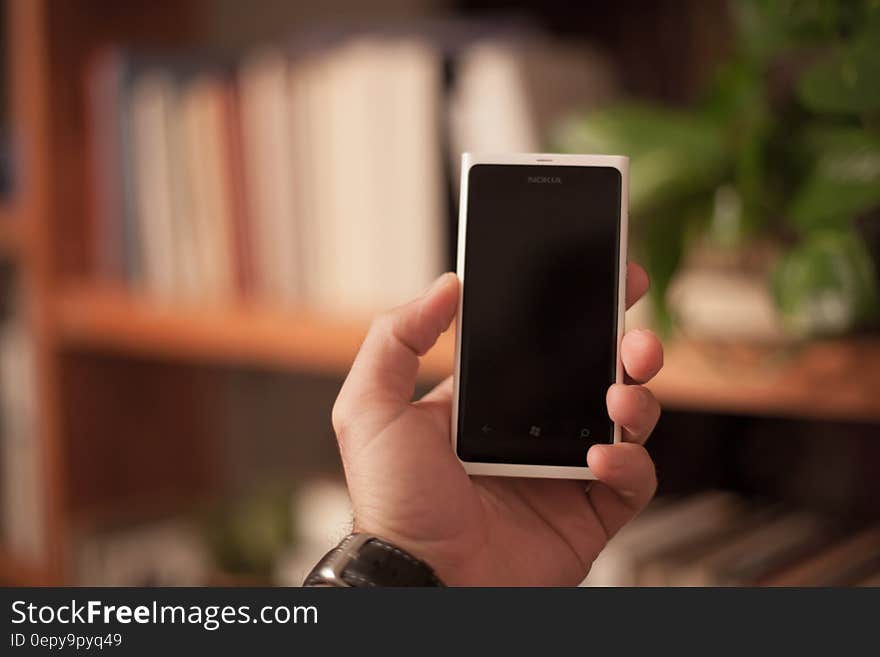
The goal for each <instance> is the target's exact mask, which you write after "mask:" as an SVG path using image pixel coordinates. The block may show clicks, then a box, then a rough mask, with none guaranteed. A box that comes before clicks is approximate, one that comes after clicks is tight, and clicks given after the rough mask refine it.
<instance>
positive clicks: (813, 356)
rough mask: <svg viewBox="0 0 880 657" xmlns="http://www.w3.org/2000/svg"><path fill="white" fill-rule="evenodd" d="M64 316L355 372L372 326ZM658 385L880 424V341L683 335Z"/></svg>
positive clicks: (84, 332)
mask: <svg viewBox="0 0 880 657" xmlns="http://www.w3.org/2000/svg"><path fill="white" fill-rule="evenodd" d="M57 313H58V316H57V319H58V327H59V329H58V330H59V331H60V335H59V339H60V341H61V344H62V346H63V347H64V348H67V349H83V348H85V349H95V350H99V351H109V352H114V353H119V354H124V355H130V356H141V357H156V358H163V359H169V360H178V361H187V362H208V363H219V364H238V365H242V364H243V365H248V366H260V367H270V368H278V369H297V370H303V371H310V372H318V373H325V374H331V375H336V376H341V375H343V374H344V373H345V372H346V371H347V369H348V367H349V366H350V364H351V361H352V359H353V358H354V355H355V353H356V352H357V349H358V347H359V346H360V343H361V341H362V340H363V336H364V334H365V333H366V327H367V323H366V321H361V322H358V321H340V320H332V319H328V318H326V317H324V318H322V317H319V316H316V315H311V314H308V313H296V312H293V311H289V312H279V311H265V310H264V311H261V310H257V309H253V308H250V309H249V308H247V307H233V308H226V309H207V308H206V309H193V308H187V309H181V308H175V307H173V306H160V305H156V304H155V303H151V302H148V301H144V300H136V299H132V298H131V297H129V296H127V295H125V294H124V293H121V292H119V291H108V290H94V289H88V288H85V289H79V290H73V291H69V292H68V293H66V294H64V295H62V297H61V303H60V305H59V306H58V308H57ZM452 360H453V335H452V331H447V332H446V333H445V334H444V335H443V336H441V339H440V341H439V343H438V345H437V346H436V347H435V348H434V349H433V350H432V351H431V352H430V353H428V354H427V355H426V356H425V358H423V360H422V368H421V376H422V378H423V379H424V380H438V379H440V378H442V377H444V376H447V375H448V374H449V373H450V372H451V370H452ZM650 387H651V389H652V390H653V391H654V392H655V394H656V395H657V397H658V398H659V399H660V401H661V403H662V404H663V405H664V406H665V407H667V408H677V409H691V410H703V411H711V412H725V413H734V414H747V415H768V416H783V417H799V418H820V419H821V418H825V419H842V420H859V421H868V422H874V421H880V398H878V394H877V391H878V390H880V339H876V338H862V339H858V340H855V339H854V340H848V341H828V342H815V343H809V344H807V345H804V346H801V347H791V348H787V349H781V348H780V349H774V350H771V349H754V348H746V347H741V346H734V345H728V346H718V345H715V346H709V345H700V344H698V343H694V342H685V341H681V340H679V341H674V342H672V343H671V344H669V345H668V346H667V348H666V359H665V366H664V368H663V371H662V372H661V373H660V375H659V376H658V377H657V379H656V380H655V381H653V382H652V383H651V384H650Z"/></svg>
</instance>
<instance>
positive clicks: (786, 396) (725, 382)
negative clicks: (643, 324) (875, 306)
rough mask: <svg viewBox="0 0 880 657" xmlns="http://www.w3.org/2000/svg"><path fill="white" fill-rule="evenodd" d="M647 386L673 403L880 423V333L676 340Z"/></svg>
mask: <svg viewBox="0 0 880 657" xmlns="http://www.w3.org/2000/svg"><path fill="white" fill-rule="evenodd" d="M665 351H666V357H665V365H664V367H663V370H662V371H661V372H660V374H659V375H658V376H657V378H656V379H655V380H654V381H652V382H651V384H650V387H651V388H652V389H653V390H654V392H655V394H656V395H657V397H658V398H659V399H660V400H661V401H662V402H663V404H664V406H666V407H668V408H681V409H692V410H705V411H714V412H725V413H732V414H744V415H767V416H781V417H795V418H813V419H829V420H854V421H865V422H880V338H877V337H862V338H851V339H848V340H828V341H817V342H810V343H806V344H803V345H799V346H790V347H786V348H782V347H779V348H769V347H768V348H755V347H746V346H742V345H707V344H700V343H695V342H685V341H675V342H672V343H671V344H669V345H668V346H667V348H666V350H665Z"/></svg>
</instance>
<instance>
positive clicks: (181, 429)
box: [0, 0, 880, 584]
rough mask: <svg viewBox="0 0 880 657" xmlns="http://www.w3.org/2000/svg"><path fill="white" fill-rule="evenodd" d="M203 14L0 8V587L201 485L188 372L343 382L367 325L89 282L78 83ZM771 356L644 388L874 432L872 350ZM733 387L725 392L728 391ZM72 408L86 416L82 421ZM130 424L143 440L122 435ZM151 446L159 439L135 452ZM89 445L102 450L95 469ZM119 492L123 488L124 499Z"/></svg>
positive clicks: (733, 353) (671, 348)
mask: <svg viewBox="0 0 880 657" xmlns="http://www.w3.org/2000/svg"><path fill="white" fill-rule="evenodd" d="M201 4H202V3H201V2H199V1H198V0H191V1H189V2H183V3H178V2H173V1H171V0H167V1H166V0H162V1H161V2H147V1H146V0H136V1H134V2H131V3H118V2H113V1H111V0H90V1H86V0H70V1H69V2H63V3H60V2H49V1H48V0H7V2H6V3H5V4H4V5H3V7H4V10H5V11H6V12H7V17H6V18H7V25H8V26H9V29H8V33H9V35H10V37H9V40H8V46H9V48H10V57H9V61H10V66H11V71H10V76H9V79H10V93H9V97H10V99H11V103H12V105H11V110H10V111H11V116H12V121H13V122H14V124H15V126H16V131H17V134H18V135H19V136H20V140H21V147H22V151H23V152H24V153H25V154H26V157H23V158H22V161H21V163H20V164H21V170H20V171H18V172H17V173H18V179H19V180H20V181H21V185H20V186H19V187H18V188H17V195H16V198H15V200H14V203H12V204H11V205H9V206H7V207H4V208H0V256H3V257H4V258H6V257H8V256H11V260H13V262H14V264H15V266H16V267H17V268H18V269H19V270H20V274H21V276H20V278H21V281H22V290H23V296H24V299H23V301H24V303H23V304H22V305H23V307H24V309H25V315H26V321H27V325H28V329H29V332H30V333H31V337H32V341H33V344H34V349H35V352H36V353H35V367H36V370H37V371H36V377H35V378H36V386H37V390H36V391H35V394H36V399H37V406H38V408H39V414H40V420H41V422H40V425H39V428H38V436H37V437H38V439H39V444H40V458H41V474H42V480H41V488H42V493H43V497H44V499H45V509H44V513H43V515H44V524H45V527H46V550H45V552H46V557H45V559H41V560H39V561H37V560H33V561H32V560H29V559H22V558H21V556H13V555H11V554H10V553H9V552H8V551H7V550H6V549H5V546H4V545H3V543H2V542H0V584H6V583H9V584H44V583H69V582H70V581H71V580H70V572H71V564H70V560H71V545H70V540H71V539H70V536H71V535H72V530H73V529H74V528H76V529H82V527H83V526H84V525H102V524H105V519H106V518H111V519H116V518H122V519H130V517H132V516H133V515H134V514H137V513H141V514H142V515H143V516H144V517H146V516H152V515H159V514H161V513H162V512H163V510H166V509H168V508H171V509H173V508H175V506H176V505H178V504H181V503H185V501H186V499H187V496H190V497H192V496H195V495H197V494H200V492H201V491H202V490H203V489H205V488H208V487H209V486H208V484H209V483H210V479H211V475H210V472H206V470H207V469H208V468H210V463H208V460H209V459H207V458H205V456H206V454H209V452H208V451H207V449H206V448H204V438H205V436H206V435H207V434H208V433H209V432H210V429H209V428H207V427H205V426H203V425H202V422H203V419H202V418H201V417H198V416H196V411H194V410H187V409H190V408H198V409H199V410H200V411H205V410H206V409H205V402H204V399H203V397H202V396H200V395H199V391H198V385H199V382H200V381H204V379H205V378H206V377H210V376H212V372H210V371H206V370H208V369H210V368H201V366H204V365H209V366H212V365H219V366H223V367H226V368H239V367H240V368H243V369H252V368H263V369H267V370H273V371H280V372H292V373H300V372H305V373H314V374H321V375H328V376H331V377H341V376H343V375H344V373H345V372H346V370H347V369H348V366H349V364H350V363H351V360H352V358H353V357H354V355H355V353H356V352H357V349H358V347H359V345H360V343H361V341H362V339H363V336H364V334H365V332H366V330H367V326H368V322H369V319H368V318H366V317H330V316H323V315H318V314H315V313H312V312H308V311H301V310H298V309H296V308H290V309H279V308H269V307H260V306H257V305H253V304H244V303H242V304H237V305H225V306H206V307H180V306H176V305H161V304H158V303H156V302H152V301H149V300H146V299H143V298H139V297H136V296H134V295H132V294H131V293H128V292H126V291H125V290H122V289H119V288H108V287H100V286H98V285H97V284H96V283H94V281H93V277H92V276H91V274H92V273H93V265H94V263H93V262H92V256H93V254H92V253H91V252H90V249H91V245H93V244H94V239H93V238H94V235H93V233H94V230H95V223H96V218H95V216H94V213H93V211H92V208H91V201H90V199H89V198H88V193H87V191H86V190H87V189H88V188H89V185H88V180H87V175H88V174H87V172H86V169H87V167H86V166H85V164H84V162H85V161H86V159H87V158H86V150H87V149H86V142H87V134H86V133H87V119H86V117H85V109H84V107H85V102H84V97H83V95H84V94H83V88H82V87H83V71H84V70H85V68H86V66H87V63H88V61H89V57H90V56H91V55H92V54H93V53H94V52H95V51H97V50H99V49H100V48H102V47H104V46H106V45H108V44H112V43H122V44H132V43H150V44H168V43H174V42H176V41H182V42H185V43H192V42H195V41H197V32H198V29H197V26H198V9H199V7H200V5H201ZM452 350H453V335H452V332H451V331H450V332H447V333H446V334H444V335H443V336H442V337H441V339H440V342H439V344H438V345H437V347H436V348H435V349H434V350H432V351H431V352H430V353H429V354H428V355H427V356H426V357H425V358H424V359H423V364H422V369H421V376H422V379H423V382H424V383H430V382H432V381H436V380H439V379H441V378H442V377H444V376H446V375H448V374H449V372H450V371H451V368H452ZM769 353H770V354H771V357H770V358H769V359H768V358H767V354H768V352H767V351H761V350H755V349H747V348H744V347H740V346H736V345H729V346H727V347H723V348H722V347H710V346H707V345H700V344H697V343H694V342H689V341H677V342H672V343H670V344H669V345H668V347H667V356H666V366H665V369H664V371H663V373H662V374H661V375H660V376H659V377H658V378H657V380H656V381H655V382H652V384H651V387H652V389H653V390H654V391H655V393H656V394H657V396H658V397H659V398H660V400H661V402H662V403H663V404H664V406H665V407H667V408H674V409H680V410H691V409H693V410H700V411H708V412H720V413H733V414H743V415H761V416H763V415H769V416H781V417H793V418H817V419H832V420H833V419H840V420H846V421H849V420H859V421H866V422H870V423H877V422H880V403H878V402H877V399H876V391H877V390H880V339H878V338H859V339H851V340H841V341H827V342H818V343H814V344H810V345H805V346H802V347H792V348H786V349H778V350H771V351H770V352H769ZM130 361H138V363H146V364H147V367H148V368H149V372H147V373H146V374H144V373H140V374H138V375H137V376H136V377H134V378H135V379H136V380H135V381H133V382H132V381H131V378H132V375H131V370H130V369H128V364H129V362H130ZM759 362H760V364H758V363H759ZM768 362H769V364H768ZM195 370H198V371H195ZM732 373H733V374H734V375H735V376H736V377H737V385H736V386H735V387H734V386H731V385H729V381H730V377H731V374H732ZM163 386H167V388H164V389H163V390H164V392H166V393H167V394H166V399H164V400H156V402H157V403H156V404H155V413H153V414H152V415H151V414H149V413H148V414H146V415H148V417H142V418H139V420H135V421H132V420H131V418H130V417H129V416H128V415H127V413H128V412H129V411H131V409H137V410H140V411H142V410H143V407H144V406H151V404H153V401H154V400H152V399H149V398H148V397H149V395H150V394H151V391H154V390H156V389H157V388H160V387H163ZM86 392H87V393H88V394H86ZM88 395H91V396H92V397H91V398H90V397H89V396H88ZM145 398H146V399H147V401H146V402H145ZM169 400H170V401H169ZM84 401H85V402H88V403H90V406H89V409H90V410H91V412H89V411H82V410H81V408H80V406H79V405H80V404H81V403H83V402H84ZM160 401H161V403H159V402H160ZM102 403H103V406H102ZM214 403H216V401H215V402H214ZM102 408H106V409H107V410H106V413H103V412H102ZM149 410H150V411H153V410H154V408H152V407H151V408H150V409H149ZM207 410H208V411H210V410H211V409H210V408H208V409H207ZM187 413H189V415H187ZM105 415H106V417H104V416H105ZM138 421H142V422H146V424H147V426H144V427H132V426H130V425H132V424H136V423H137V422H138ZM129 429H131V433H132V434H133V435H134V438H135V441H134V442H137V443H138V446H137V449H138V451H136V456H132V457H130V461H129V462H126V465H127V467H134V466H133V464H136V465H138V466H140V467H141V469H140V470H137V471H129V472H125V473H124V474H120V475H118V477H117V479H118V480H119V481H120V482H121V483H119V482H117V480H116V479H114V480H113V483H114V485H116V484H118V485H119V486H120V487H121V488H123V489H124V490H126V491H128V492H129V493H130V494H129V495H128V496H127V497H120V498H119V499H121V500H122V501H121V502H120V501H119V500H117V499H116V497H115V496H114V494H111V493H106V492H105V493H103V494H102V493H101V491H100V487H99V484H96V483H94V482H95V481H96V478H98V477H101V476H103V475H104V474H106V473H101V472H100V469H101V467H102V463H101V455H102V454H103V455H106V454H108V453H112V450H115V449H117V448H118V444H117V442H116V441H117V438H118V436H120V435H125V434H126V433H127V432H128V430H129ZM175 432H176V433H175ZM183 435H186V436H192V437H193V438H192V443H191V444H183V445H181V444H178V443H176V442H175V440H176V439H177V437H178V436H183ZM153 437H156V442H154V443H150V442H148V440H149V439H152V438H153ZM90 441H91V442H90ZM92 448H97V449H98V450H107V451H104V452H101V451H98V452H96V455H94V456H93V455H92V452H91V451H90V450H91V449H92ZM150 450H152V451H150ZM171 450H174V452H173V454H174V458H170V457H169V454H171V453H172V451H171ZM156 473H159V474H160V475H162V476H163V477H164V479H162V478H159V477H156V476H154V475H155V474H156ZM124 480H130V481H133V482H135V484H136V485H134V484H133V485H131V486H129V487H128V488H125V484H126V481H124ZM101 481H104V480H101ZM156 482H161V483H162V487H161V488H160V487H159V486H158V484H156ZM190 482H192V485H191V486H190V487H188V486H189V484H190ZM204 482H208V483H204ZM203 483H204V485H203ZM151 484H152V485H154V488H153V489H150V488H149V486H150V485H151ZM133 500H140V501H141V505H140V506H137V505H136V504H135V503H134V502H133ZM121 511H123V512H121Z"/></svg>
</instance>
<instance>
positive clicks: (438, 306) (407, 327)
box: [333, 273, 459, 427]
mask: <svg viewBox="0 0 880 657" xmlns="http://www.w3.org/2000/svg"><path fill="white" fill-rule="evenodd" d="M458 290H459V285H458V277H457V276H456V275H455V274H453V273H446V274H443V275H442V276H441V277H440V278H438V279H437V280H436V281H434V283H433V284H432V285H431V287H429V288H428V290H427V291H426V292H425V293H424V294H423V295H422V296H420V297H418V298H417V299H414V300H413V301H410V302H409V303H407V304H404V305H403V306H399V307H398V308H395V309H394V310H391V311H389V312H387V313H384V314H382V315H380V316H379V317H377V318H376V319H375V320H373V323H372V325H371V326H370V330H369V332H368V333H367V337H366V338H365V339H364V343H363V344H362V345H361V348H360V351H359V352H358V354H357V356H356V357H355V360H354V364H353V365H352V367H351V371H350V372H349V374H348V378H347V379H346V380H345V383H344V384H343V386H342V390H341V391H340V392H339V397H338V399H337V400H336V405H335V406H334V408H333V423H334V426H336V427H338V426H340V425H341V424H344V423H346V422H348V421H350V420H351V419H353V415H354V414H355V413H357V412H358V411H359V410H361V409H363V408H364V407H365V406H364V404H365V400H366V399H367V398H369V411H370V413H371V415H372V414H373V413H378V414H379V415H380V416H382V415H386V416H387V418H388V419H389V420H390V419H391V418H393V417H395V416H396V415H397V414H398V413H399V412H400V410H401V409H402V408H403V407H404V406H405V405H406V404H409V402H410V400H411V399H412V396H413V393H414V392H415V385H416V374H417V373H418V370H419V356H421V355H423V354H424V353H425V352H427V351H428V350H429V349H430V348H431V347H432V346H434V343H435V342H436V341H437V338H438V337H440V334H441V333H442V332H443V331H445V330H446V329H447V328H448V327H449V324H450V323H451V322H452V318H453V317H455V311H456V309H457V307H458ZM373 417H374V418H375V419H378V420H379V421H381V417H379V418H376V416H375V415H373Z"/></svg>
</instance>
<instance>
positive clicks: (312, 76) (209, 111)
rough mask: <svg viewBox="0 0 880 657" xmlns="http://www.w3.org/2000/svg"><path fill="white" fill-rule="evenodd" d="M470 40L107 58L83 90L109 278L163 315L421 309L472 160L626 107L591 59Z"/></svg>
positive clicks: (565, 50)
mask: <svg viewBox="0 0 880 657" xmlns="http://www.w3.org/2000/svg"><path fill="white" fill-rule="evenodd" d="M462 29H463V28H462V26H460V25H457V26H443V25H441V26H435V29H433V30H432V29H425V28H423V29H414V30H412V31H410V32H405V31H404V32H387V33H374V32H354V33H345V32H344V31H343V33H342V34H334V35H312V36H311V38H299V39H294V40H293V41H292V42H291V43H294V44H295V45H288V46H283V47H282V46H279V45H275V46H266V47H264V48H262V49H261V50H258V51H252V52H249V53H246V54H244V55H242V56H229V57H220V56H204V55H196V54H189V55H180V56H174V55H156V56H147V55H144V54H141V55H133V54H129V55H126V54H123V53H121V52H118V51H111V52H106V53H103V54H102V55H101V56H100V57H98V58H97V59H96V61H95V63H94V66H93V67H92V68H91V70H90V74H89V76H88V86H89V89H88V98H89V99H90V108H89V112H88V114H89V116H90V123H91V131H90V132H91V139H90V143H91V153H92V157H91V160H92V165H91V170H92V181H93V184H92V186H93V192H92V198H93V199H94V203H93V205H94V207H93V208H92V211H93V215H94V217H95V222H94V223H95V261H96V269H97V273H98V275H99V276H100V277H102V278H105V279H111V280H116V281H121V282H124V283H125V284H126V285H128V286H129V287H131V288H132V289H134V290H137V291H139V292H141V293H143V294H146V295H149V296H151V297H153V298H155V299H158V300H170V301H174V302H208V303H219V302H226V301H228V300H230V299H235V298H238V299H240V298H245V299H253V300H257V301H258V302H268V303H270V304H274V305H277V304H289V305H295V306H297V307H309V308H313V309H317V310H319V311H329V312H335V313H348V314H352V313H361V312H372V311H373V310H375V309H377V308H381V307H386V306H389V305H392V304H396V303H399V302H401V301H403V300H405V299H407V298H408V297H410V296H412V295H414V294H416V293H417V292H418V291H419V290H420V289H422V288H423V287H425V286H426V285H427V284H428V283H429V282H430V280H431V279H433V278H434V277H435V276H436V275H437V274H439V273H440V272H441V271H442V270H443V269H444V268H445V267H447V266H448V265H449V264H451V263H450V262H449V254H450V250H449V245H448V237H449V235H450V224H449V221H450V215H451V214H453V213H452V212H450V208H449V207H448V206H449V192H450V190H451V191H452V195H453V196H454V194H455V186H456V183H455V181H456V179H457V174H458V161H459V158H460V153H461V152H462V151H465V150H476V151H534V150H538V149H540V148H541V146H542V145H543V143H544V139H543V136H544V135H545V134H547V133H548V132H549V128H550V127H551V126H552V124H553V123H554V122H555V121H557V120H558V119H559V117H560V116H563V115H565V114H566V113H568V112H570V111H572V110H573V109H582V108H587V107H590V106H592V105H595V104H596V103H598V102H602V101H603V100H604V99H606V98H608V97H609V96H610V95H611V91H612V89H613V85H612V82H611V76H610V74H609V72H608V67H607V65H606V64H605V62H604V61H603V60H602V59H601V58H600V57H598V56H597V55H595V54H594V53H592V52H591V51H589V50H586V49H583V48H580V49H579V48H572V47H570V46H561V45H559V44H556V43H553V42H550V41H548V40H546V39H541V38H539V37H536V36H535V35H531V36H528V37H526V36H523V35H517V36H515V37H514V36H510V35H508V37H506V38H500V37H498V36H497V35H495V36H486V35H485V34H479V30H476V32H475V30H473V29H471V30H470V32H469V36H466V37H462V36H461V30H462ZM465 32H468V30H465ZM450 178H451V180H450Z"/></svg>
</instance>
